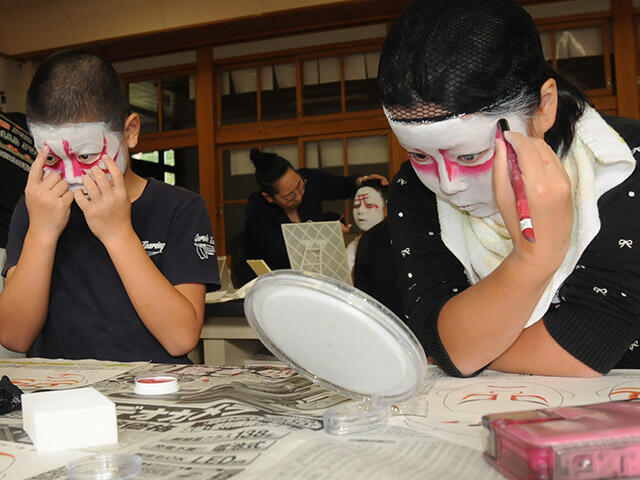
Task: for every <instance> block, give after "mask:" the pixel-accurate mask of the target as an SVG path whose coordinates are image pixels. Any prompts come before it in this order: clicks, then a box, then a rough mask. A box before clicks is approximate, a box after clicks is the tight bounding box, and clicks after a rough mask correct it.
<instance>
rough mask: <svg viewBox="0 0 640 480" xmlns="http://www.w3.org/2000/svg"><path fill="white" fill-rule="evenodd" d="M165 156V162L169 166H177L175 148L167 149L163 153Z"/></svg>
mask: <svg viewBox="0 0 640 480" xmlns="http://www.w3.org/2000/svg"><path fill="white" fill-rule="evenodd" d="M162 156H163V157H164V164H165V165H167V166H169V167H175V166H176V155H175V152H174V151H173V150H165V151H164V153H163V155H162Z"/></svg>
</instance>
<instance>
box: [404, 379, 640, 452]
mask: <svg viewBox="0 0 640 480" xmlns="http://www.w3.org/2000/svg"><path fill="white" fill-rule="evenodd" d="M429 373H430V376H429V377H428V378H427V381H425V383H424V385H423V387H422V390H421V392H420V394H419V395H418V396H416V397H415V398H414V399H412V400H411V402H408V407H406V408H405V411H407V413H408V415H407V416H405V417H404V418H402V419H401V420H398V422H399V424H401V425H404V426H407V427H409V428H415V429H418V430H421V431H423V432H425V433H429V434H431V435H434V436H437V437H439V438H443V439H446V440H448V441H451V442H454V443H458V444H460V445H464V446H467V447H470V448H474V449H476V450H482V449H483V444H482V440H483V436H484V434H485V432H484V429H483V428H482V427H481V425H480V421H481V418H482V416H483V415H486V414H488V413H501V412H514V411H518V410H536V409H543V408H554V407H561V406H574V405H586V404H590V403H601V402H608V401H610V400H628V399H636V398H640V372H638V371H635V370H614V371H613V372H611V373H609V374H608V375H605V376H603V377H598V378H562V377H542V376H533V375H515V374H507V373H500V372H492V371H485V372H483V373H482V374H480V375H478V376H477V377H473V378H451V377H443V376H441V375H440V371H439V370H438V369H437V368H434V367H430V368H429ZM412 403H417V404H418V405H420V407H416V406H415V405H413V406H412V405H411V404H412ZM418 408H423V410H424V411H425V414H418V415H413V414H412V413H411V409H413V410H416V409H418Z"/></svg>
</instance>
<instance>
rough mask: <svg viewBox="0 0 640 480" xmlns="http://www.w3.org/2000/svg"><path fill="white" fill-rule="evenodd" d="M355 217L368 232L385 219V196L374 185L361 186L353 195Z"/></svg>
mask: <svg viewBox="0 0 640 480" xmlns="http://www.w3.org/2000/svg"><path fill="white" fill-rule="evenodd" d="M353 219H354V220H355V222H356V225H358V228H359V229H360V230H362V231H363V232H366V231H367V230H369V229H370V228H371V227H373V226H375V225H377V224H379V223H380V222H381V221H382V220H383V219H384V198H382V194H381V193H380V192H378V191H377V190H376V189H375V188H372V187H361V188H359V189H358V190H357V191H356V195H355V197H353Z"/></svg>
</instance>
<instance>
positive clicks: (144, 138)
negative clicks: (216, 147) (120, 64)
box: [120, 63, 198, 153]
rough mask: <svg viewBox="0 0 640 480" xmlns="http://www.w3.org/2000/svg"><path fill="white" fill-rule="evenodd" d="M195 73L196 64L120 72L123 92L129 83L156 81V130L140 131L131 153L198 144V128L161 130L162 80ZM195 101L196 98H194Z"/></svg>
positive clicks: (126, 90)
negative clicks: (149, 131) (150, 131)
mask: <svg viewBox="0 0 640 480" xmlns="http://www.w3.org/2000/svg"><path fill="white" fill-rule="evenodd" d="M190 75H194V76H195V75H196V64H195V63H189V64H182V65H175V66H170V67H160V68H153V69H148V70H142V71H136V72H128V73H122V74H120V81H121V82H122V85H123V88H124V90H125V92H127V96H128V92H129V84H130V83H135V82H142V81H147V80H159V81H158V131H157V132H152V133H142V134H140V138H139V140H138V144H137V145H136V147H135V148H133V149H132V150H131V152H132V153H138V152H149V151H154V150H169V149H172V148H182V147H193V146H198V129H197V128H188V129H182V130H167V131H164V130H162V113H163V112H162V110H163V109H162V80H163V79H165V78H173V77H178V76H190ZM196 98H197V97H196ZM196 101H197V100H196Z"/></svg>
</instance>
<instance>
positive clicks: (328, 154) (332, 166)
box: [304, 139, 344, 175]
mask: <svg viewBox="0 0 640 480" xmlns="http://www.w3.org/2000/svg"><path fill="white" fill-rule="evenodd" d="M304 161H305V166H306V167H309V168H322V169H323V170H328V171H331V172H334V173H335V172H339V174H340V175H342V174H343V171H344V167H343V165H344V154H343V151H342V140H341V139H337V140H320V141H317V142H305V144H304Z"/></svg>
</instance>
